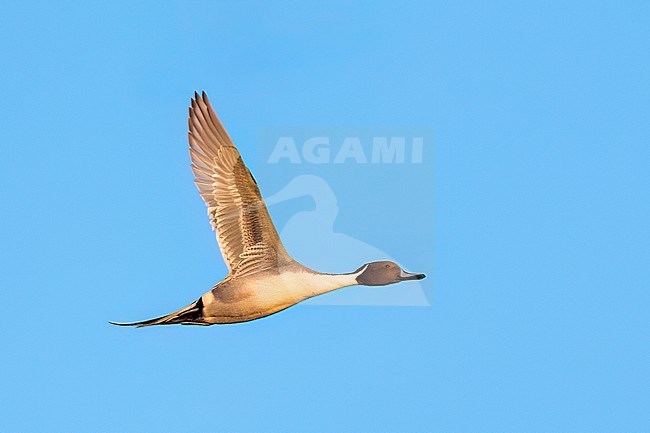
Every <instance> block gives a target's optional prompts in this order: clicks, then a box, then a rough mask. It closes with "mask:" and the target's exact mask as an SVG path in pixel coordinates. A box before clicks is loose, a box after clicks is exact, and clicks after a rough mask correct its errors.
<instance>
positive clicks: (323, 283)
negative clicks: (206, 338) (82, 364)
mask: <svg viewBox="0 0 650 433" xmlns="http://www.w3.org/2000/svg"><path fill="white" fill-rule="evenodd" d="M188 123H189V133H188V139H189V143H190V158H191V161H192V164H191V167H192V171H193V172H194V182H195V183H196V186H197V187H198V189H199V193H200V194H201V197H202V198H203V201H205V204H206V205H207V207H208V216H209V217H210V223H211V225H212V229H213V230H214V231H215V232H216V235H217V242H218V243H219V248H220V249H221V253H222V255H223V259H224V261H225V262H226V265H227V266H228V270H229V271H230V273H229V274H228V276H227V277H226V278H225V279H223V280H222V281H221V282H220V283H218V284H217V285H215V286H214V287H213V288H212V289H211V290H209V291H208V292H206V293H205V294H203V296H201V297H200V298H199V299H198V300H196V301H195V302H193V303H191V304H190V305H188V306H187V307H185V308H182V309H180V310H178V311H175V312H173V313H171V314H168V315H166V316H161V317H157V318H155V319H150V320H145V321H142V322H133V323H115V322H110V323H112V324H114V325H121V326H138V327H141V326H152V325H173V324H177V323H180V324H182V325H214V324H226V323H238V322H247V321H250V320H255V319H259V318H262V317H266V316H269V315H271V314H274V313H277V312H278V311H281V310H284V309H285V308H288V307H291V306H292V305H295V304H297V303H299V302H301V301H304V300H305V299H309V298H311V297H314V296H317V295H321V294H323V293H327V292H331V291H333V290H337V289H340V288H343V287H348V286H355V285H363V286H385V285H388V284H394V283H399V282H401V281H407V280H420V279H422V278H424V274H414V273H409V272H406V271H404V270H403V269H401V268H400V267H399V266H398V265H397V264H395V263H393V262H390V261H380V262H372V263H366V264H364V265H363V266H361V267H359V268H358V269H357V270H356V271H354V272H351V273H348V274H326V273H321V272H317V271H315V270H312V269H309V268H307V267H305V266H303V265H301V264H300V263H298V262H297V261H295V260H294V259H292V258H291V256H289V254H287V252H286V251H285V249H284V246H283V245H282V242H281V240H280V237H279V236H278V233H277V231H276V229H275V227H274V226H273V222H272V221H271V217H270V216H269V212H268V210H267V209H266V205H265V204H264V200H263V199H262V195H261V194H260V190H259V188H258V186H257V182H256V181H255V179H254V178H253V175H252V174H251V172H250V171H249V170H248V168H247V167H246V165H245V164H244V161H243V160H242V157H241V155H240V154H239V152H238V151H237V148H236V147H235V145H234V144H233V142H232V140H231V139H230V137H229V136H228V133H227V132H226V130H225V129H224V127H223V125H222V124H221V121H220V120H219V118H218V117H217V115H216V113H215V112H214V109H213V108H212V105H211V104H210V101H209V100H208V97H207V95H206V94H205V92H203V93H202V95H199V94H197V93H194V98H193V99H192V100H191V107H190V115H189V120H188Z"/></svg>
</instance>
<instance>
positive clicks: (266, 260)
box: [188, 92, 291, 276]
mask: <svg viewBox="0 0 650 433" xmlns="http://www.w3.org/2000/svg"><path fill="white" fill-rule="evenodd" d="M188 123H189V129H190V130H189V134H188V138H189V142H190V157H191V159H192V165H191V166H192V171H193V172H194V182H195V183H196V186H197V187H198V189H199V193H200V194H201V197H202V198H203V201H205V204H206V205H207V206H208V216H209V217H210V223H211V225H212V229H213V230H216V234H217V242H218V243H219V248H220V249H221V253H222V255H223V258H224V261H225V262H226V264H227V265H228V269H229V270H230V275H231V276H245V275H250V274H254V273H257V272H260V271H264V270H267V269H272V268H274V267H276V266H279V265H282V264H286V263H288V262H290V261H291V258H290V257H289V255H288V254H287V252H286V251H285V249H284V246H283V245H282V242H281V241H280V237H279V236H278V232H277V231H276V229H275V226H274V225H273V221H271V217H270V216H269V212H268V210H267V209H266V205H265V204H264V200H263V199H262V195H261V194H260V190H259V188H258V187H257V182H256V181H255V179H253V176H252V175H251V172H250V171H249V170H248V168H247V167H246V165H245V164H244V161H243V160H242V157H241V155H240V154H239V152H238V151H237V148H236V147H235V145H234V144H233V142H232V140H231V139H230V137H229V136H228V133H227V132H226V130H225V129H224V127H223V125H222V124H221V121H220V120H219V118H218V117H217V115H216V113H215V112H214V109H213V108H212V105H211V104H210V101H209V100H208V97H207V95H206V94H205V92H203V93H202V95H201V96H199V95H198V94H197V93H194V98H193V99H192V106H191V107H190V117H189V121H188Z"/></svg>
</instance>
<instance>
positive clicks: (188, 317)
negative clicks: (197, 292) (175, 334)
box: [108, 298, 209, 328]
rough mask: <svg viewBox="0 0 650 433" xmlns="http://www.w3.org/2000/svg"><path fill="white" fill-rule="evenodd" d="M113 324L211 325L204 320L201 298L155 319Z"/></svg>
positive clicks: (138, 325) (115, 323)
mask: <svg viewBox="0 0 650 433" xmlns="http://www.w3.org/2000/svg"><path fill="white" fill-rule="evenodd" d="M108 323H110V324H111V325H117V326H135V327H138V328H141V327H143V326H153V325H174V324H176V323H180V324H181V325H209V323H205V321H204V320H203V300H202V298H199V299H198V300H197V301H196V302H193V303H192V304H190V305H188V306H187V307H185V308H181V309H180V310H178V311H175V312H173V313H171V314H168V315H166V316H161V317H156V318H155V319H149V320H143V321H142V322H132V323H117V322H108Z"/></svg>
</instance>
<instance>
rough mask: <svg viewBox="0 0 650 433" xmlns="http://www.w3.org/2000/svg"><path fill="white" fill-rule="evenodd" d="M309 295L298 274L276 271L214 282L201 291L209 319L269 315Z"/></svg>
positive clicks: (225, 320) (240, 319) (222, 320)
mask: <svg viewBox="0 0 650 433" xmlns="http://www.w3.org/2000/svg"><path fill="white" fill-rule="evenodd" d="M310 296H311V293H310V291H309V287H308V282H307V281H304V278H302V277H301V275H299V274H296V275H295V276H294V275H286V274H283V275H281V276H280V275H278V276H273V277H268V278H264V279H260V280H248V281H246V280H244V281H241V282H238V283H237V284H232V283H231V284H225V285H223V286H217V287H215V288H214V289H213V290H211V291H210V292H208V293H206V294H204V295H203V305H204V312H203V318H204V320H205V321H206V322H209V323H224V324H225V323H238V322H247V321H249V320H254V319H259V318H261V317H265V316H269V315H271V314H274V313H277V312H278V311H281V310H284V309H285V308H289V307H291V306H292V305H295V304H297V303H298V302H300V301H303V300H305V299H307V298H308V297H310Z"/></svg>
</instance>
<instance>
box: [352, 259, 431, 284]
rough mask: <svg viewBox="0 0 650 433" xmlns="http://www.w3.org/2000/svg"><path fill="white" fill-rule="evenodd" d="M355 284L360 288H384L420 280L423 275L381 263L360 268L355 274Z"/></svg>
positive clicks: (391, 263)
mask: <svg viewBox="0 0 650 433" xmlns="http://www.w3.org/2000/svg"><path fill="white" fill-rule="evenodd" d="M355 273H356V274H357V283H358V284H360V285H362V286H386V285H388V284H394V283H399V282H400V281H408V280H421V279H422V278H424V277H425V275H424V274H413V273H410V272H406V271H405V270H404V269H402V268H400V267H399V265H398V264H397V263H393V262H389V261H382V262H371V263H366V264H365V265H363V266H361V267H360V268H359V269H357V270H356V272H355Z"/></svg>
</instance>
